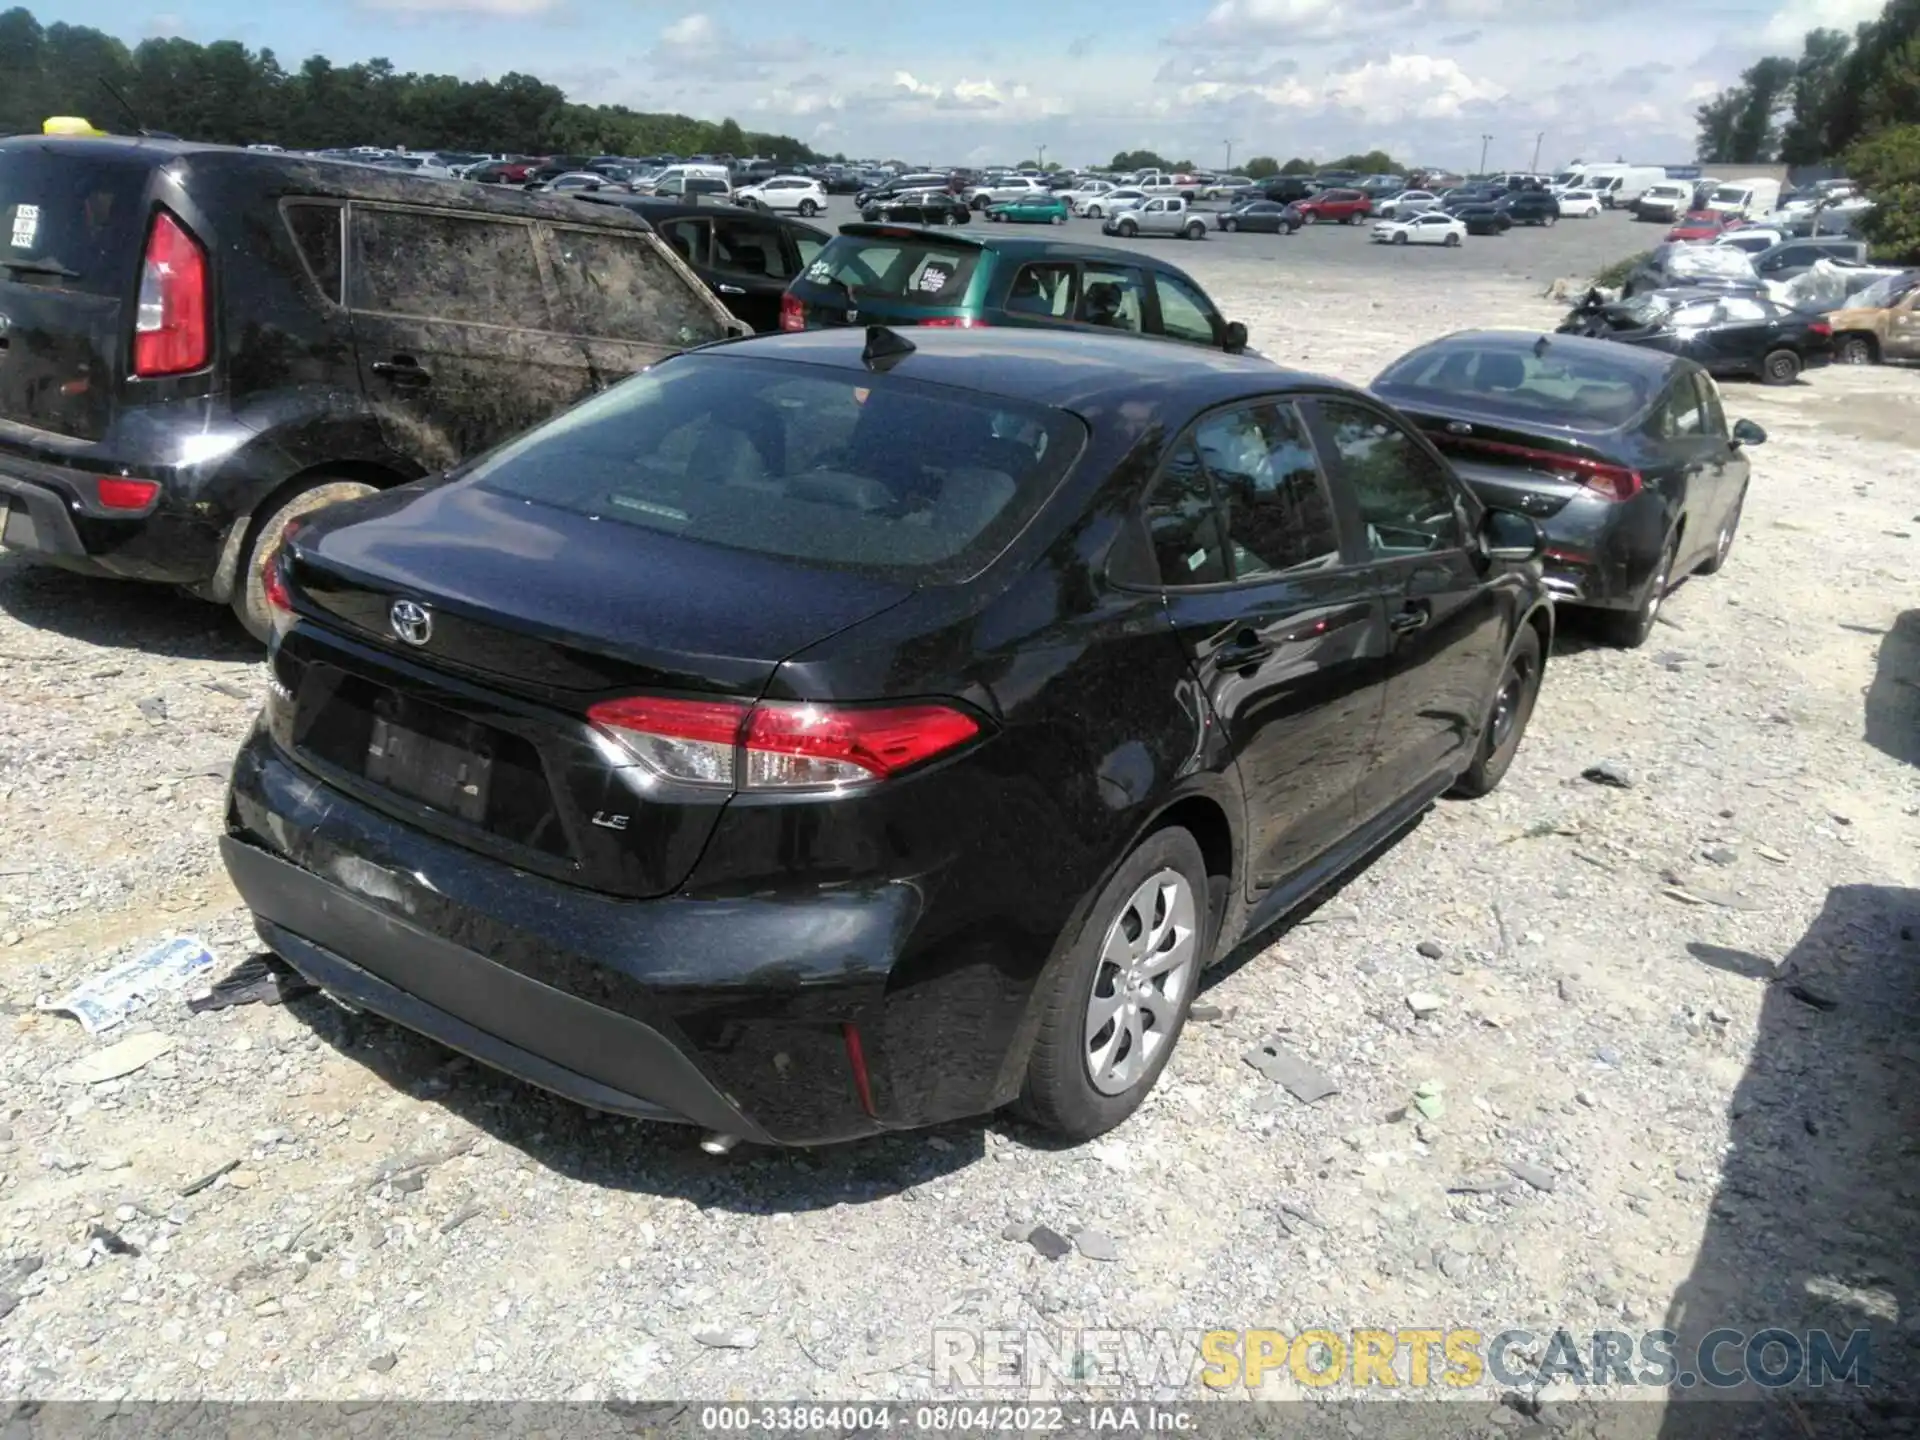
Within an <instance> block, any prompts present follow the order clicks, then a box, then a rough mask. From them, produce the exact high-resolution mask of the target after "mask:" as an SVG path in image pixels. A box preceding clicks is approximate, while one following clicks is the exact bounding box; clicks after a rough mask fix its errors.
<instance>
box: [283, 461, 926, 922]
mask: <svg viewBox="0 0 1920 1440" xmlns="http://www.w3.org/2000/svg"><path fill="white" fill-rule="evenodd" d="M290 558H291V564H290V566H289V572H290V575H291V578H292V579H293V581H294V591H295V594H296V595H297V596H298V597H299V598H298V602H297V603H298V604H299V605H300V607H301V611H302V614H303V616H304V617H306V618H307V619H308V620H309V621H314V620H317V621H318V623H305V624H301V625H299V626H297V627H296V628H295V629H293V630H292V631H291V632H289V633H288V634H287V635H286V636H285V637H283V639H282V641H281V643H280V644H279V646H278V647H277V648H276V650H275V655H274V666H275V681H276V685H275V687H274V695H273V698H271V699H270V700H269V709H268V714H269V723H270V724H271V725H272V727H273V730H274V734H275V738H276V739H277V740H278V741H279V742H280V744H281V745H282V746H283V747H284V748H286V749H287V750H288V751H289V752H290V753H292V754H293V755H295V756H296V757H297V758H298V759H299V760H300V761H301V762H302V763H303V764H305V765H307V766H308V767H309V768H311V769H314V770H316V771H318V772H319V773H320V774H321V776H322V778H324V779H326V780H327V781H329V782H330V783H332V784H334V785H336V786H337V787H338V788H340V789H342V790H345V791H346V792H347V793H349V794H351V795H354V796H355V797H356V798H358V799H360V800H362V801H363V802H365V803H367V804H369V805H371V806H373V807H374V808H376V809H381V810H384V811H386V812H388V813H390V814H393V815H396V816H397V817H398V818H400V819H402V820H404V821H406V822H408V823H409V824H412V825H414V826H416V827H418V828H420V829H422V830H426V831H428V832H430V833H434V834H437V835H439V836H441V837H442V838H444V839H446V840H449V841H451V842H453V843H455V844H458V845H462V846H465V847H466V848H469V849H472V850H475V851H478V852H480V853H483V854H489V855H492V856H494V857H496V858H498V859H500V860H502V861H505V862H506V863H509V864H512V865H514V866H516V867H518V868H522V869H526V870H530V871H533V872H535V873H539V874H545V875H548V876H551V877H553V878H555V879H560V880H564V881H568V882H570V883H574V884H579V885H583V886H586V887H588V888H591V889H593V890H596V891H599V892H602V893H606V894H614V895H622V896H628V897H633V898H645V897H649V896H655V895H662V894H666V893H669V892H671V891H672V890H674V889H676V888H677V887H678V886H679V885H680V884H681V883H682V882H683V881H684V880H685V879H686V877H687V875H688V874H689V873H690V872H691V871H692V869H693V866H694V864H695V863H696V862H697V861H698V859H699V858H700V854H701V852H702V850H703V849H704V848H705V846H706V843H707V840H708V837H709V836H710V835H711V834H712V832H713V827H714V826H715V824H717V823H718V820H719V817H720V814H721V812H722V810H723V809H724V808H725V805H726V803H727V801H728V799H729V798H730V795H731V793H732V792H731V791H730V790H728V789H725V788H719V789H704V790H703V789H698V788H694V787H688V786H680V785H676V784H674V783H672V782H667V781H663V780H661V779H660V778H659V777H658V776H657V775H656V774H655V773H654V772H652V771H650V770H648V769H646V767H644V766H642V765H641V764H640V763H639V762H638V760H637V759H636V757H634V756H632V755H631V754H630V753H628V752H627V751H625V750H623V749H622V747H621V745H620V744H619V743H618V742H617V741H615V740H612V739H611V738H609V736H608V735H607V734H606V733H605V732H603V731H601V730H599V729H597V728H596V727H595V726H593V725H591V724H590V723H589V722H588V720H587V718H586V717H587V710H588V707H589V705H590V704H591V703H592V702H593V701H595V700H600V699H605V698H610V697H615V696H622V695H629V694H634V693H666V694H669V695H683V696H684V695H688V694H692V695H695V696H713V695H725V696H727V697H729V698H733V699H738V700H744V701H751V700H754V699H757V698H759V697H760V695H761V694H762V692H763V691H764V690H765V688H766V684H767V681H768V679H769V677H770V676H771V675H772V674H773V672H774V670H775V668H776V667H777V666H778V665H779V663H780V662H781V661H782V660H784V659H786V658H787V657H788V656H789V655H791V654H793V653H794V652H796V651H798V650H801V649H804V648H805V647H806V646H808V645H810V644H812V643H814V642H816V641H819V640H822V639H825V638H826V637H827V636H829V635H832V634H834V633H835V632H837V631H839V630H841V629H844V628H845V627H847V626H849V625H852V624H855V623H857V622H859V621H860V620H862V619H865V618H867V617H868V616H871V615H874V614H877V613H878V612H880V611H882V610H884V609H886V608H888V607H889V606H891V605H894V604H896V603H898V602H899V601H900V600H901V599H903V598H904V597H905V596H907V595H909V594H911V593H912V591H911V588H910V587H909V586H906V585H904V584H901V583H899V582H890V581H881V580H876V579H872V578H868V577H863V576H858V575H852V574H848V573H845V572H840V571H833V570H823V569H814V568H811V567H807V566H803V565H800V564H798V563H795V562H790V561H782V560H780V559H777V558H774V557H765V556H757V555H752V554H743V553H741V552H737V551H727V552H725V553H724V555H723V554H722V553H721V552H720V551H719V549H718V547H715V546H711V545H706V544H701V543H698V542H691V541H688V540H685V539H682V538H678V537H675V536H670V535H666V534H662V533H659V532H653V531H648V530H644V529H640V528H637V527H633V526H628V525H620V524H614V523H604V522H601V521H599V520H597V519H595V518H594V517H591V516H587V515H581V514H577V513H574V512H571V511H567V510H563V509H557V508H553V507H548V506H542V505H537V504H532V503H529V502H527V501H524V500H520V499H516V498H513V497H510V496H505V495H500V494H496V493H491V492H488V491H485V490H481V489H477V488H473V487H469V486H462V485H457V484H456V485H443V486H440V487H439V488H435V489H429V490H427V491H426V492H425V493H422V492H421V491H420V490H419V489H417V488H414V487H409V489H408V490H405V491H393V492H389V493H387V494H386V495H383V496H379V497H376V498H373V499H370V500H368V501H365V502H360V503H356V504H352V505H349V506H344V507H341V509H340V510H338V511H337V512H330V513H329V514H328V515H327V516H326V517H325V518H323V519H318V520H316V521H314V522H313V523H312V525H311V526H310V527H309V528H308V529H307V530H305V531H302V532H301V533H300V534H299V535H297V536H296V538H295V540H294V542H293V544H292V547H291V557H290ZM557 560H563V561H564V563H555V562H556V561H557ZM776 597H777V599H776ZM397 602H410V603H411V604H412V605H414V606H417V607H419V609H417V610H409V611H402V612H398V613H396V610H395V606H396V603H397ZM422 614H424V615H425V616H426V617H427V619H428V622H429V623H428V626H427V628H426V630H425V633H421V631H420V630H419V628H418V621H417V618H415V617H418V616H420V615H422ZM396 620H398V621H400V622H402V623H400V624H398V625H397V624H396ZM410 620H411V621H412V622H413V624H414V626H415V628H414V631H413V633H414V638H415V639H416V640H418V641H419V642H420V643H409V642H408V641H407V640H403V639H402V638H400V634H399V631H400V630H401V629H405V628H407V623H406V622H408V621H410Z"/></svg>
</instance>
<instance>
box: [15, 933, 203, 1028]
mask: <svg viewBox="0 0 1920 1440" xmlns="http://www.w3.org/2000/svg"><path fill="white" fill-rule="evenodd" d="M213 960H214V956H213V951H211V950H209V949H208V948H207V945H206V942H205V941H204V940H200V939H198V938H196V937H195V936H192V935H176V936H174V937H173V938H172V939H171V940H162V941H161V942H160V943H159V944H158V945H156V946H154V947H153V948H152V949H151V950H149V951H147V952H146V953H145V954H144V955H138V956H135V957H134V958H133V959H131V960H129V961H127V962H126V963H125V964H122V965H116V966H114V967H113V968H112V969H111V970H106V971H102V972H101V973H100V974H98V975H95V976H93V977H92V978H91V979H88V980H83V981H81V982H80V983H79V984H78V985H76V986H74V987H73V989H71V990H69V991H68V992H67V993H66V994H65V995H63V996H61V997H60V998H59V999H58V1000H49V999H45V998H42V999H41V1001H40V1002H39V1006H38V1008H39V1009H41V1010H57V1011H64V1012H65V1013H67V1014H69V1015H72V1016H73V1017H74V1018H75V1019H77V1020H78V1021H79V1022H80V1024H81V1026H82V1027H83V1028H85V1030H86V1032H87V1033H88V1034H89V1035H98V1034H99V1033H100V1032H101V1031H102V1030H111V1029H112V1028H113V1027H114V1026H116V1025H118V1024H119V1023H120V1022H121V1021H122V1020H124V1019H126V1018H127V1016H129V1015H131V1014H132V1013H133V1012H134V1011H135V1010H138V1009H139V1008H140V1007H141V1006H143V1005H146V1004H149V1003H151V1002H152V1001H153V1000H155V999H157V998H159V997H160V996H162V995H166V994H169V993H171V992H172V991H175V990H179V989H181V988H183V987H184V986H185V985H186V983H187V982H188V981H189V980H191V979H192V978H193V977H194V976H196V975H198V974H199V973H200V972H201V971H203V970H211V969H212V968H213Z"/></svg>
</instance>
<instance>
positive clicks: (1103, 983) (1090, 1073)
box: [1016, 828, 1212, 1140]
mask: <svg viewBox="0 0 1920 1440" xmlns="http://www.w3.org/2000/svg"><path fill="white" fill-rule="evenodd" d="M1169 898H1171V900H1172V904H1171V905H1170V906H1167V905H1166V901H1167V900H1168V899H1169ZM1163 906H1164V907H1165V908H1162V907H1163ZM1183 917H1184V918H1183ZM1169 922H1170V923H1169ZM1163 926H1164V927H1165V928H1164V930H1162V928H1161V927H1163ZM1182 928H1184V929H1185V931H1186V934H1185V936H1184V938H1182V937H1181V935H1180V933H1179V932H1180V930H1181V929H1182ZM1211 932H1212V926H1211V923H1210V919H1209V915H1208V901H1207V871H1206V864H1205V862H1204V861H1203V860H1202V858H1201V855H1200V847H1199V846H1198V845H1197V844H1195V843H1194V839H1193V836H1192V835H1190V834H1188V833H1187V832H1186V831H1185V830H1181V829H1177V828H1174V829H1167V830H1159V831H1155V832H1154V833H1153V834H1151V835H1149V836H1148V837H1147V838H1146V839H1145V840H1144V841H1142V842H1141V844H1140V847H1139V848H1138V849H1137V850H1135V851H1134V852H1133V853H1132V854H1131V855H1129V856H1128V857H1127V858H1126V860H1125V861H1124V862H1123V863H1122V864H1121V866H1120V868H1119V869H1118V870H1116V871H1115V872H1114V874H1113V878H1112V879H1110V880H1109V881H1108V882H1107V883H1106V884H1105V885H1104V886H1103V887H1101V890H1100V893H1099V895H1098V896H1096V897H1095V899H1094V901H1093V904H1092V905H1091V906H1090V907H1089V908H1088V910H1087V913H1086V918H1085V919H1084V920H1083V921H1082V922H1081V924H1080V927H1079V929H1078V931H1077V932H1076V933H1074V935H1073V936H1072V938H1071V940H1068V941H1067V942H1066V943H1065V945H1064V947H1063V948H1061V949H1059V950H1057V951H1056V953H1055V956H1054V961H1053V964H1052V965H1051V966H1050V967H1049V968H1048V971H1047V973H1046V975H1045V976H1044V977H1043V978H1042V980H1041V982H1040V987H1039V991H1038V993H1037V995H1036V997H1035V998H1036V1001H1037V1003H1038V1006H1039V1013H1040V1028H1039V1032H1038V1033H1037V1035H1036V1036H1035V1038H1034V1042H1033V1051H1032V1053H1031V1054H1030V1055H1029V1056H1028V1058H1027V1074H1026V1080H1025V1082H1024V1083H1023V1084H1022V1086H1021V1089H1020V1098H1019V1100H1018V1101H1017V1102H1016V1107H1017V1109H1018V1110H1019V1112H1020V1113H1021V1114H1022V1115H1023V1116H1025V1117H1026V1118H1027V1119H1028V1120H1030V1121H1032V1122H1033V1123H1034V1124H1036V1125H1039V1126H1041V1127H1042V1128H1044V1129H1046V1130H1049V1131H1052V1132H1053V1133H1054V1134H1056V1135H1059V1136H1061V1137H1063V1138H1066V1139H1070V1140H1090V1139H1092V1138H1093V1137H1094V1136H1096V1135H1101V1134H1104V1133H1105V1132H1107V1131H1108V1130H1111V1129H1112V1128H1113V1127H1114V1126H1116V1125H1118V1124H1119V1123H1120V1122H1121V1121H1123V1120H1125V1119H1126V1118H1127V1117H1128V1116H1129V1115H1131V1114H1133V1112H1134V1111H1135V1110H1137V1109H1138V1108H1139V1107H1140V1102H1141V1101H1142V1100H1144V1099H1145V1098H1146V1097H1147V1094H1148V1093H1149V1092H1150V1091H1151V1090H1152V1089H1153V1086H1154V1082H1155V1081H1157V1080H1158V1079H1159V1078H1160V1072H1161V1071H1162V1070H1164V1069H1165V1068H1166V1064H1167V1059H1168V1057H1169V1056H1170V1055H1171V1054H1172V1053H1173V1048H1174V1045H1175V1043H1176V1042H1177V1041H1178V1040H1179V1038H1180V1031H1181V1028H1182V1027H1183V1026H1184V1025H1185V1024H1186V1019H1187V1010H1188V1008H1189V1007H1190V1006H1191V1005H1192V1003H1193V995H1194V991H1195V989H1196V987H1197V985H1198V983H1199V979H1200V972H1201V968H1202V966H1203V965H1204V963H1205V960H1206V955H1207V947H1208V945H1209V943H1210V942H1211V940H1212V933H1211ZM1156 933H1163V934H1164V936H1165V938H1164V939H1163V940H1162V942H1161V943H1160V945H1159V946H1158V947H1157V948H1155V949H1151V950H1149V949H1147V948H1145V946H1144V945H1143V944H1142V945H1139V950H1138V953H1135V951H1136V945H1137V944H1139V942H1141V941H1150V940H1151V939H1152V937H1153V936H1154V935H1155V934H1156ZM1062 938H1063V940H1065V939H1066V937H1064V936H1063V937H1062ZM1176 956H1179V957H1183V958H1173V957H1176ZM1169 960H1171V963H1170V964H1169V963H1168V962H1169ZM1153 963H1159V964H1163V965H1165V966H1166V968H1164V969H1163V970H1162V971H1161V973H1160V974H1159V976H1158V977H1153V978H1148V979H1146V980H1145V982H1144V983H1145V984H1146V986H1147V988H1146V989H1145V990H1143V991H1138V992H1136V994H1137V995H1138V999H1137V1000H1136V1001H1132V1002H1129V1001H1127V1000H1126V998H1125V996H1126V991H1125V990H1123V989H1122V988H1120V987H1121V986H1122V985H1124V984H1125V980H1124V976H1125V974H1126V971H1127V968H1128V967H1132V966H1140V965H1143V964H1153ZM1136 973H1137V972H1136ZM1100 1002H1107V1004H1106V1005H1105V1006H1101V1005H1100ZM1097 1006H1098V1007H1099V1008H1096V1007H1097ZM1100 1009H1110V1011H1111V1015H1110V1018H1108V1019H1106V1020H1105V1021H1104V1023H1101V1015H1100ZM1130 1021H1131V1022H1133V1023H1134V1024H1137V1025H1138V1026H1139V1028H1138V1029H1137V1030H1133V1033H1132V1034H1129V1033H1128V1031H1129V1030H1130V1029H1132V1025H1130V1024H1129V1022H1130ZM1090 1029H1091V1033H1089V1031H1090ZM1103 1037H1104V1038H1103ZM1096 1075H1098V1077H1099V1078H1098V1079H1096Z"/></svg>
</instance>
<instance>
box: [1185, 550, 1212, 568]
mask: <svg viewBox="0 0 1920 1440" xmlns="http://www.w3.org/2000/svg"><path fill="white" fill-rule="evenodd" d="M1206 563H1207V552H1206V551H1205V550H1196V551H1194V552H1193V553H1192V554H1191V555H1189V556H1187V569H1189V570H1198V569H1199V568H1200V567H1201V566H1202V565H1204V564H1206Z"/></svg>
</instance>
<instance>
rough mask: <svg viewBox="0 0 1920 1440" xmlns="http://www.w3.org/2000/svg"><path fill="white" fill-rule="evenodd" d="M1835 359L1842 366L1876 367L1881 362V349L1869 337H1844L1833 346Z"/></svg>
mask: <svg viewBox="0 0 1920 1440" xmlns="http://www.w3.org/2000/svg"><path fill="white" fill-rule="evenodd" d="M1833 358H1834V360H1835V362H1837V363H1838V364H1841V365H1874V364H1878V363H1879V360H1880V350H1879V347H1878V346H1876V345H1875V344H1874V343H1873V337H1872V336H1869V335H1842V336H1841V337H1840V338H1839V339H1838V340H1836V341H1835V342H1834V345H1833Z"/></svg>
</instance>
